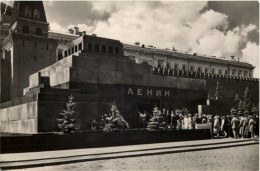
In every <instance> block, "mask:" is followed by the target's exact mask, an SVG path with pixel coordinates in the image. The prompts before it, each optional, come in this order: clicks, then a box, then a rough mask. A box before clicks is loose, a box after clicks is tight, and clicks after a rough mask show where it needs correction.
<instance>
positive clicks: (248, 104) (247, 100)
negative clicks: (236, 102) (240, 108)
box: [244, 87, 252, 111]
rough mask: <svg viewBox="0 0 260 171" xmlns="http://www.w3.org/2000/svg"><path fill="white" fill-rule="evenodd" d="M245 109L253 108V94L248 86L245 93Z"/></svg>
mask: <svg viewBox="0 0 260 171" xmlns="http://www.w3.org/2000/svg"><path fill="white" fill-rule="evenodd" d="M244 109H245V110H248V111H251V110H252V102H251V96H250V93H249V89H248V87H247V88H246V90H245V93H244Z"/></svg>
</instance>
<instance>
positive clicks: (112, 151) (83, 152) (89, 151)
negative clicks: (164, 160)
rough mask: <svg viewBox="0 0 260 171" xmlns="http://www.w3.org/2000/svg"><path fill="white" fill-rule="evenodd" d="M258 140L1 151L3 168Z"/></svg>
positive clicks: (230, 145) (192, 149)
mask: <svg viewBox="0 0 260 171" xmlns="http://www.w3.org/2000/svg"><path fill="white" fill-rule="evenodd" d="M255 144H259V142H258V141H254V140H250V139H232V138H223V139H209V140H196V141H182V142H168V143H156V144H141V145H128V146H116V147H102V148H85V149H74V150H59V151H44V152H29V153H10V154H0V168H2V169H3V170H6V169H21V168H32V167H42V166H51V165H60V164H68V163H77V162H85V161H95V160H105V159H116V158H129V157H138V156H150V155H160V154H171V153H181V152H191V151H202V150H212V149H223V148H230V147H238V146H248V145H255Z"/></svg>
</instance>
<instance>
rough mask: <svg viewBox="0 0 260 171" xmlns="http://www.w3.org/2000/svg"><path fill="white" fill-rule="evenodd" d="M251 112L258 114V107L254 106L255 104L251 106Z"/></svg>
mask: <svg viewBox="0 0 260 171" xmlns="http://www.w3.org/2000/svg"><path fill="white" fill-rule="evenodd" d="M252 113H253V114H254V115H258V113H259V108H258V106H257V107H256V106H255V105H254V106H253V107H252Z"/></svg>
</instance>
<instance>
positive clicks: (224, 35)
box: [44, 1, 259, 77]
mask: <svg viewBox="0 0 260 171" xmlns="http://www.w3.org/2000/svg"><path fill="white" fill-rule="evenodd" d="M44 5H45V11H46V14H47V20H48V22H49V23H50V28H51V30H57V31H64V32H66V31H67V30H68V28H73V27H74V26H78V27H79V28H80V30H81V31H83V30H85V31H86V32H87V33H88V34H92V33H95V34H97V35H98V36H100V37H107V38H113V39H118V40H120V41H122V42H124V43H134V42H141V44H145V45H153V46H155V47H157V48H169V49H172V47H173V46H174V47H175V49H177V50H180V51H189V52H194V53H195V52H196V53H201V54H207V55H210V56H217V57H223V56H225V57H229V56H231V55H233V56H235V57H240V60H241V61H245V62H249V63H251V64H253V65H254V66H255V67H256V69H255V73H254V76H255V77H256V76H257V77H258V73H259V59H258V58H259V52H258V51H259V5H258V2H257V1H255V2H254V1H251V2H242V1H237V2H235V1H230V2H223V1H222V2H221V1H220V2H213V1H209V2H206V1H205V2H203V1H200V2H199V1H191V2H188V1H182V2H178V1H150V2H149V1H146V2H140V1H139V2H137V1H128V2H124V1H121V2H120V1H119V2H107V1H104V2H91V1H85V2H84V1H81V2H60V1H45V2H44Z"/></svg>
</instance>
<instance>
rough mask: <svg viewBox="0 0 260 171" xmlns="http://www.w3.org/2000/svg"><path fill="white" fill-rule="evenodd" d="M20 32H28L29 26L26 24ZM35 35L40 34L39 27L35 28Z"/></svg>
mask: <svg viewBox="0 0 260 171" xmlns="http://www.w3.org/2000/svg"><path fill="white" fill-rule="evenodd" d="M22 33H23V34H30V28H29V27H28V26H23V29H22ZM35 35H37V36H42V29H41V28H37V29H36V30H35Z"/></svg>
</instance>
